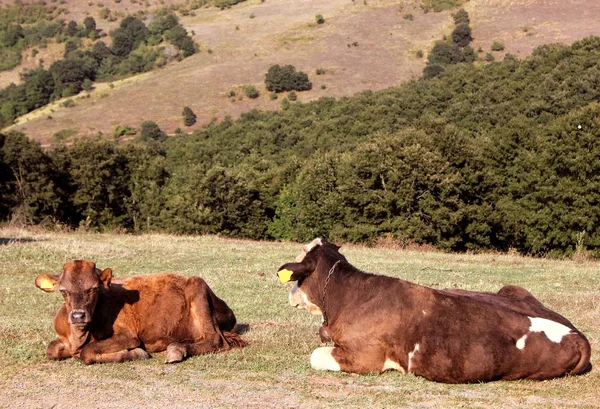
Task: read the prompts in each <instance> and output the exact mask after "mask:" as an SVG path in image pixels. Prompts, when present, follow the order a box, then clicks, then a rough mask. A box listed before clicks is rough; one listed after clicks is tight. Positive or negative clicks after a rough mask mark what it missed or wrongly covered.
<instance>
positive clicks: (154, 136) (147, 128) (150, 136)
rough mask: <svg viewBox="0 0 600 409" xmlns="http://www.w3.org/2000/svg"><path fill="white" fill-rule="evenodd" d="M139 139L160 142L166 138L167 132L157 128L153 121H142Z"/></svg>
mask: <svg viewBox="0 0 600 409" xmlns="http://www.w3.org/2000/svg"><path fill="white" fill-rule="evenodd" d="M140 139H141V140H142V141H148V142H149V141H157V142H161V141H164V140H166V139H167V134H166V133H164V132H163V131H162V129H160V128H159V126H158V124H157V123H156V122H154V121H144V122H142V126H141V128H140Z"/></svg>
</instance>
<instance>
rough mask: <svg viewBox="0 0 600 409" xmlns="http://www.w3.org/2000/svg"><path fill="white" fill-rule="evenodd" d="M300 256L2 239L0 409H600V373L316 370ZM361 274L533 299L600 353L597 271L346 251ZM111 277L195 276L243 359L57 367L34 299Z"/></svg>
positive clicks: (194, 242) (515, 259) (288, 251)
mask: <svg viewBox="0 0 600 409" xmlns="http://www.w3.org/2000/svg"><path fill="white" fill-rule="evenodd" d="M299 250H300V245H299V244H295V243H272V242H253V241H239V240H229V239H223V238H219V237H215V236H203V237H181V236H169V235H143V236H128V235H109V234H80V233H44V232H39V231H26V230H18V229H8V228H5V229H0V283H2V286H1V288H0V359H1V361H2V366H1V367H0V390H1V391H2V393H0V407H7V408H8V407H25V408H29V407H31V408H74V407H77V408H96V407H102V408H123V407H131V408H135V407H143V408H186V407H194V408H204V407H206V408H223V407H225V408H227V407H231V408H234V407H235V408H268V407H278V408H283V407H285V408H292V407H293V408H308V407H310V408H315V407H334V408H335V407H340V408H348V407H366V406H368V407H369V408H384V407H385V408H389V407H394V406H395V407H427V408H431V407H440V408H442V407H443V408H446V407H482V408H492V407H494V408H496V407H513V408H556V407H578V408H588V407H600V400H599V399H598V396H599V395H598V387H599V386H600V364H596V367H595V369H594V370H593V371H592V373H590V374H587V375H585V376H581V377H567V378H563V379H557V380H552V381H546V382H530V381H519V382H494V383H489V384H476V385H444V384H436V383H433V382H429V381H425V380H424V379H422V378H417V377H414V376H412V375H401V374H399V373H396V372H388V373H385V374H383V375H380V376H355V375H349V374H334V373H321V372H315V371H313V370H311V368H310V366H309V363H308V358H309V355H310V352H311V351H312V350H313V349H314V348H316V347H318V346H319V345H320V343H319V337H318V336H317V335H315V331H316V330H317V329H318V328H319V325H320V320H319V318H316V317H312V316H310V315H309V314H308V313H306V312H305V311H300V310H298V311H297V310H294V309H292V308H291V307H289V306H288V305H287V291H288V290H289V284H286V285H283V284H280V283H279V282H278V281H277V279H276V276H275V272H276V270H277V267H278V266H279V265H280V264H282V263H284V262H287V261H291V260H293V259H294V258H295V257H296V255H297V254H298V252H299ZM342 252H343V253H344V254H345V255H346V256H347V258H348V260H349V261H350V262H351V263H353V264H354V265H355V266H357V267H359V268H361V269H363V270H366V271H370V272H379V273H382V274H386V275H391V276H396V277H401V278H404V279H407V280H410V281H413V282H416V283H419V284H424V285H428V286H433V287H436V288H444V287H460V288H465V289H471V290H481V291H497V290H498V289H499V288H500V287H501V286H502V285H503V284H517V285H521V286H524V287H525V288H527V289H529V290H530V291H531V292H532V293H533V294H534V295H535V296H537V297H538V298H539V299H540V300H541V301H542V302H544V303H545V304H546V305H548V306H549V307H550V308H553V309H555V310H556V311H558V312H560V313H561V314H563V315H565V316H566V317H567V318H569V319H570V320H571V321H572V322H573V323H574V324H575V325H576V326H577V327H578V328H579V329H580V330H581V331H583V332H584V333H585V334H586V335H587V336H588V339H589V340H590V341H591V342H592V347H593V350H594V352H593V357H592V361H593V362H594V363H595V362H596V361H597V359H598V357H599V347H600V344H599V340H600V274H598V271H599V267H600V264H599V263H598V262H592V261H580V262H576V261H557V260H547V259H532V258H524V257H520V256H516V255H500V254H482V255H465V254H459V255H457V254H443V253H437V252H414V251H408V250H398V249H389V248H365V247H358V246H344V247H342ZM80 258H83V259H89V260H94V261H96V262H97V264H98V267H100V268H105V267H111V268H112V269H113V271H114V274H115V276H117V277H119V276H121V277H123V276H130V275H136V274H149V273H155V272H164V271H174V272H178V273H180V274H183V275H186V276H189V275H200V276H202V277H204V278H205V279H206V281H207V282H208V283H209V285H210V286H211V287H212V288H213V290H214V291H215V292H216V293H217V295H219V296H220V297H222V298H223V299H224V300H225V301H226V302H227V303H228V304H229V306H230V307H232V309H233V310H234V311H235V313H236V316H237V318H238V321H239V322H241V323H244V324H247V325H248V326H249V330H248V332H247V333H245V334H244V338H245V339H247V340H248V341H249V342H250V346H249V347H248V348H246V349H243V350H233V351H230V352H227V353H221V354H210V355H204V356H198V357H193V358H191V359H188V360H187V361H185V362H182V363H180V364H176V365H165V364H163V360H164V354H155V355H154V356H153V358H152V359H150V360H146V361H137V362H133V363H131V362H130V363H121V364H103V365H94V366H84V365H82V364H81V363H80V362H79V361H77V360H72V359H71V360H66V361H62V362H49V361H48V360H47V359H46V358H45V355H44V351H45V347H46V345H47V343H48V342H50V341H51V340H52V339H54V333H53V329H52V326H51V322H52V317H53V315H54V313H55V311H56V310H57V309H58V307H59V305H60V303H61V297H60V295H58V294H45V293H43V292H42V291H39V290H38V289H36V288H35V286H34V279H35V277H36V276H37V275H38V274H40V273H42V272H50V273H58V272H60V270H61V268H62V264H63V263H65V262H68V261H70V260H73V259H80Z"/></svg>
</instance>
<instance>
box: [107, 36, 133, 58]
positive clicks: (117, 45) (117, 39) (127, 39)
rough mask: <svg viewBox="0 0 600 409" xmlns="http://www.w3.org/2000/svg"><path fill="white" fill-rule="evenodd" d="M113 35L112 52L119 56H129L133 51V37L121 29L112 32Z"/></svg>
mask: <svg viewBox="0 0 600 409" xmlns="http://www.w3.org/2000/svg"><path fill="white" fill-rule="evenodd" d="M110 36H111V37H112V46H111V52H112V54H114V55H116V56H118V57H127V56H128V55H129V53H131V52H132V51H133V47H134V45H135V44H134V41H133V38H132V37H131V36H130V35H129V34H128V33H126V32H125V31H123V30H121V29H117V30H115V31H113V32H111V33H110Z"/></svg>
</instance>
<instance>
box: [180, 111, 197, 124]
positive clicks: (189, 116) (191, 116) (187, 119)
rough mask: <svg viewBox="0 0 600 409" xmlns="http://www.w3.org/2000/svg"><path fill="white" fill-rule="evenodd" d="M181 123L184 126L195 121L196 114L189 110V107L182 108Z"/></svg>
mask: <svg viewBox="0 0 600 409" xmlns="http://www.w3.org/2000/svg"><path fill="white" fill-rule="evenodd" d="M182 115H183V124H184V125H185V126H192V125H194V124H195V123H196V114H195V113H194V111H192V110H191V108H190V107H184V108H183V112H182Z"/></svg>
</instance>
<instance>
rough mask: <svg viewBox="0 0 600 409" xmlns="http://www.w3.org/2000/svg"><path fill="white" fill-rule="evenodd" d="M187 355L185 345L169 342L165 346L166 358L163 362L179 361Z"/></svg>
mask: <svg viewBox="0 0 600 409" xmlns="http://www.w3.org/2000/svg"><path fill="white" fill-rule="evenodd" d="M186 356H187V353H186V350H185V346H183V345H182V344H176V343H175V344H171V345H169V346H168V347H167V358H166V359H165V364H173V363H176V362H181V361H183V359H184V358H185V357H186Z"/></svg>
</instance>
